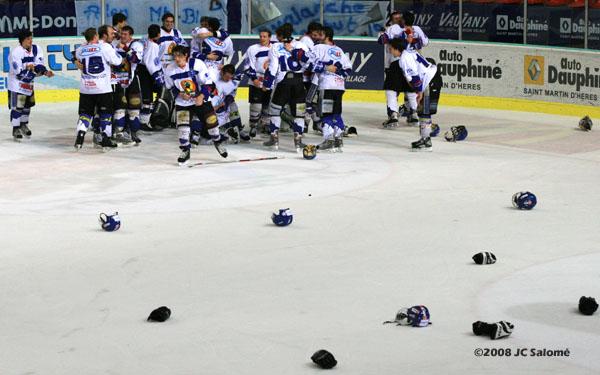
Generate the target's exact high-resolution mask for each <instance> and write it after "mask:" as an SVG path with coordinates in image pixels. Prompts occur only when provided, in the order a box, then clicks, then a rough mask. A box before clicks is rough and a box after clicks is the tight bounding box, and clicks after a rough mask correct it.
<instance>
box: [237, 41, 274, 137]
mask: <svg viewBox="0 0 600 375" xmlns="http://www.w3.org/2000/svg"><path fill="white" fill-rule="evenodd" d="M270 50H271V32H270V31H269V30H267V29H262V30H260V31H259V42H258V43H256V44H253V45H251V46H250V47H248V50H247V51H246V53H245V54H244V57H243V59H242V60H243V61H242V64H241V70H242V72H243V73H244V74H245V75H246V76H247V77H248V87H249V92H248V102H249V104H250V137H252V138H254V137H256V134H257V131H258V127H259V122H260V123H261V125H262V126H264V127H266V126H268V124H269V121H268V120H269V99H270V97H271V90H263V81H264V78H265V71H266V70H267V67H268V66H269V51H270Z"/></svg>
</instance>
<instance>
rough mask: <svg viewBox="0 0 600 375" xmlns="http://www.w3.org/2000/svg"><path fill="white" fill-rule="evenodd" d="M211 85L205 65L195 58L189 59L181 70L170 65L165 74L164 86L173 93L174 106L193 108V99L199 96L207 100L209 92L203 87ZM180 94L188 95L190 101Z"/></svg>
mask: <svg viewBox="0 0 600 375" xmlns="http://www.w3.org/2000/svg"><path fill="white" fill-rule="evenodd" d="M212 83H213V81H212V79H211V78H210V75H209V71H208V68H207V67H206V64H204V62H203V61H202V60H199V59H195V58H190V60H189V61H188V63H187V65H186V66H185V67H183V68H180V67H179V66H177V64H175V63H172V64H170V65H169V66H168V67H167V70H166V72H165V86H166V87H167V88H168V89H170V90H171V92H172V93H173V97H174V98H175V104H176V105H179V106H182V107H190V106H193V105H194V104H195V102H196V99H195V98H196V97H198V96H199V95H200V94H203V95H204V97H205V100H208V99H209V96H210V92H209V91H207V89H206V87H203V86H204V85H210V84H212ZM180 93H185V94H188V95H190V99H187V100H186V99H184V98H183V97H181V95H179V94H180Z"/></svg>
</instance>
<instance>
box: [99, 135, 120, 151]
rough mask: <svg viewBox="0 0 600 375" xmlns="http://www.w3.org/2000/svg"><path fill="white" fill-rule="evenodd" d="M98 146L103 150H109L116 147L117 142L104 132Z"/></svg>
mask: <svg viewBox="0 0 600 375" xmlns="http://www.w3.org/2000/svg"><path fill="white" fill-rule="evenodd" d="M100 146H101V147H102V149H104V150H110V149H111V148H115V147H117V144H116V143H115V141H113V140H112V139H111V138H110V137H109V136H107V135H106V134H102V141H101V142H100Z"/></svg>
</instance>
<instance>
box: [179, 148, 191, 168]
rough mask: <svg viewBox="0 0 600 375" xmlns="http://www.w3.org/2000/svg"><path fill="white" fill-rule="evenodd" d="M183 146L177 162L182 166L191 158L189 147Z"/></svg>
mask: <svg viewBox="0 0 600 375" xmlns="http://www.w3.org/2000/svg"><path fill="white" fill-rule="evenodd" d="M180 148H181V154H179V157H178V158H177V163H179V165H180V166H182V165H186V164H187V162H188V160H190V149H189V148H183V147H180Z"/></svg>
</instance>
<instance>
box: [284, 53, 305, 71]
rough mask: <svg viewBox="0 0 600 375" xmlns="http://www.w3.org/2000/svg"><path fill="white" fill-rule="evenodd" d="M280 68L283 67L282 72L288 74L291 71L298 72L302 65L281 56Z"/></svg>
mask: <svg viewBox="0 0 600 375" xmlns="http://www.w3.org/2000/svg"><path fill="white" fill-rule="evenodd" d="M279 66H280V67H281V71H282V72H287V71H288V70H291V71H292V72H297V71H299V70H300V68H301V66H300V63H299V62H298V61H296V60H294V59H292V58H291V57H288V58H286V57H285V56H279Z"/></svg>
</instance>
